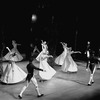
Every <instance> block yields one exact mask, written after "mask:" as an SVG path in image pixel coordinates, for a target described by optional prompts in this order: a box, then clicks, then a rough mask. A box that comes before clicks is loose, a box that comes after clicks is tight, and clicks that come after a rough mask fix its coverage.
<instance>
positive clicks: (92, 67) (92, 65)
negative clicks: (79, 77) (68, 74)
mask: <svg viewBox="0 0 100 100" xmlns="http://www.w3.org/2000/svg"><path fill="white" fill-rule="evenodd" d="M97 62H98V59H97V58H95V56H94V53H93V51H91V52H90V59H89V64H88V70H86V71H89V70H90V79H89V82H88V86H91V85H92V84H93V83H94V79H93V75H94V73H95V70H96V63H97Z"/></svg>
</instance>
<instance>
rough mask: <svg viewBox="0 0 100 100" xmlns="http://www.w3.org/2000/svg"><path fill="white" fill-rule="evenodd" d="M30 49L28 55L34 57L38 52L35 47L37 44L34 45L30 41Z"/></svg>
mask: <svg viewBox="0 0 100 100" xmlns="http://www.w3.org/2000/svg"><path fill="white" fill-rule="evenodd" d="M30 47H31V48H30V49H31V51H30V52H31V54H30V56H31V57H33V58H36V56H37V55H38V54H39V53H40V51H39V49H38V48H37V46H34V45H33V44H32V43H31V44H30Z"/></svg>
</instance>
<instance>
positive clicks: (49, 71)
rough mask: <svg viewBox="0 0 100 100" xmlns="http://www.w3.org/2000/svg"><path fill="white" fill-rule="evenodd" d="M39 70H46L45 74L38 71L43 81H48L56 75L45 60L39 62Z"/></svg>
mask: <svg viewBox="0 0 100 100" xmlns="http://www.w3.org/2000/svg"><path fill="white" fill-rule="evenodd" d="M40 68H41V69H44V70H46V72H43V71H39V75H40V77H41V78H42V79H44V80H50V79H51V78H52V77H53V76H54V75H55V73H56V71H55V70H54V69H53V68H52V67H51V66H50V65H49V64H48V63H47V61H46V60H43V61H40Z"/></svg>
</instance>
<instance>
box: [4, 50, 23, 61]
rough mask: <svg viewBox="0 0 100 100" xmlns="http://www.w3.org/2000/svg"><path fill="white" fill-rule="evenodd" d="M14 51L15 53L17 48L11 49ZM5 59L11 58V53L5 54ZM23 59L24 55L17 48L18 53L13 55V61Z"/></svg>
mask: <svg viewBox="0 0 100 100" xmlns="http://www.w3.org/2000/svg"><path fill="white" fill-rule="evenodd" d="M11 51H12V52H13V53H15V50H14V49H12V50H11ZM4 59H5V60H10V53H9V52H8V53H7V54H6V55H5V56H4ZM21 60H23V57H22V55H21V54H20V53H19V51H18V50H16V55H15V56H14V57H13V61H21Z"/></svg>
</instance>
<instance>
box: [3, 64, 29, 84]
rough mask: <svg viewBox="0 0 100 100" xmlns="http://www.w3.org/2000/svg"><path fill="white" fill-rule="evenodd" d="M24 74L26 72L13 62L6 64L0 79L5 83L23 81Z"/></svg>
mask: <svg viewBox="0 0 100 100" xmlns="http://www.w3.org/2000/svg"><path fill="white" fill-rule="evenodd" d="M26 76H27V74H26V73H25V72H24V71H23V70H22V69H21V68H20V67H19V66H18V65H16V64H15V63H13V65H12V64H7V67H6V68H5V70H4V72H3V75H2V77H1V81H2V82H3V83H7V84H12V83H18V82H21V81H23V80H24V79H25V78H26Z"/></svg>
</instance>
